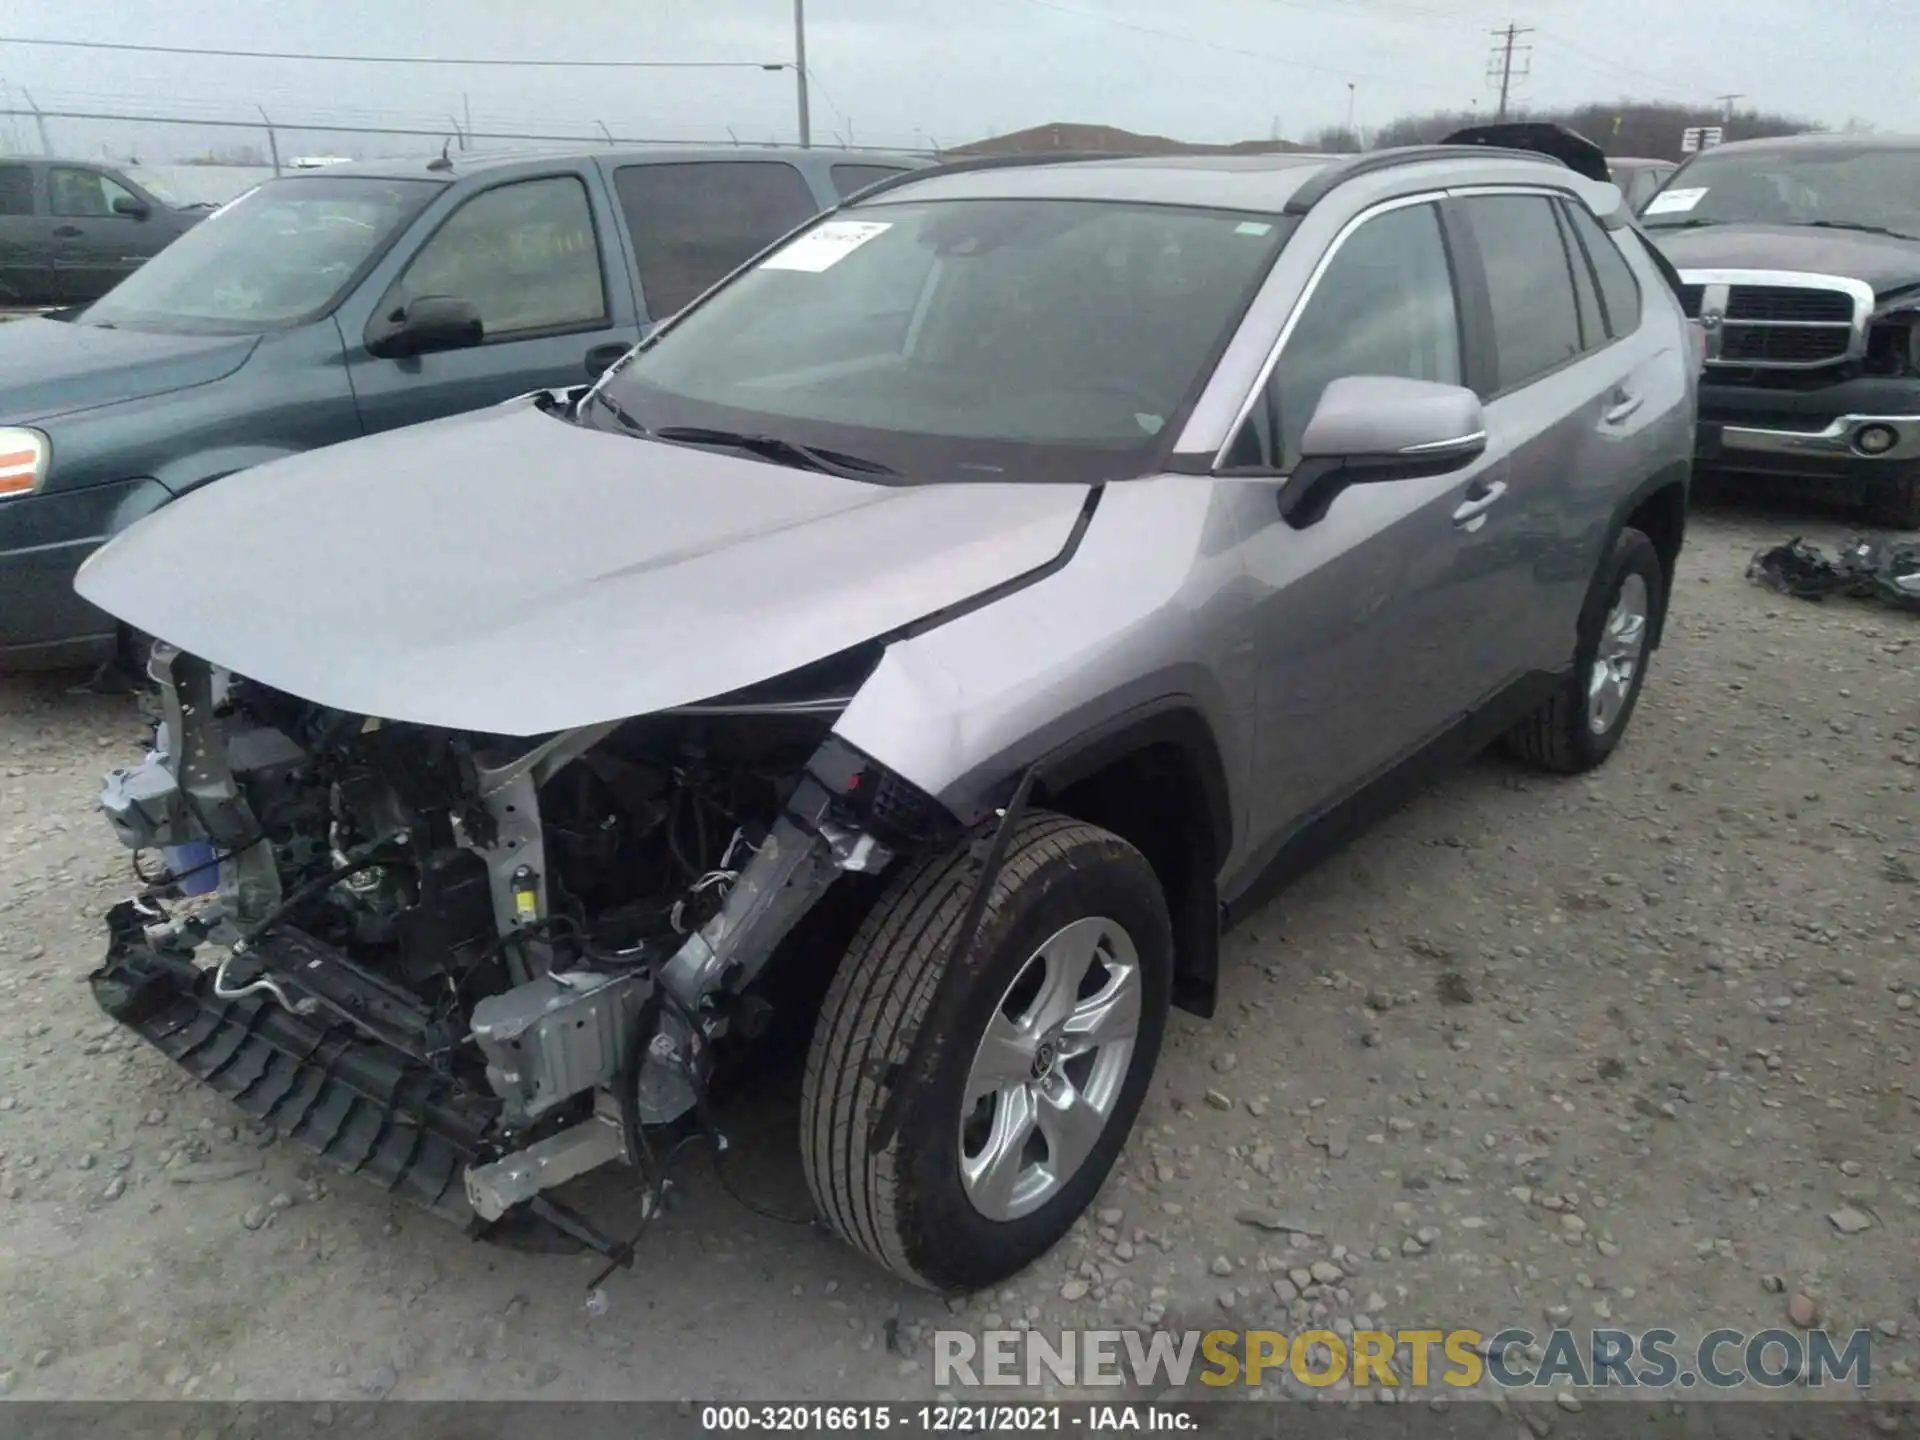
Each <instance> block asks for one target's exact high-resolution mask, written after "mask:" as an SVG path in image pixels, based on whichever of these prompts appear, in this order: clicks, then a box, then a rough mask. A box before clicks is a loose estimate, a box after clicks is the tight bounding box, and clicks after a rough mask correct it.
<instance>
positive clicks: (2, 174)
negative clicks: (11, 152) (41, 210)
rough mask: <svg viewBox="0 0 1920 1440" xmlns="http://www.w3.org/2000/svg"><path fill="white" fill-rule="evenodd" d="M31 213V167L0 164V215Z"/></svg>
mask: <svg viewBox="0 0 1920 1440" xmlns="http://www.w3.org/2000/svg"><path fill="white" fill-rule="evenodd" d="M31 214H33V168H32V167H31V166H28V165H0V215H31Z"/></svg>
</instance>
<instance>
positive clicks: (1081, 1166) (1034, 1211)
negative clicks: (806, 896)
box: [801, 812, 1173, 1290]
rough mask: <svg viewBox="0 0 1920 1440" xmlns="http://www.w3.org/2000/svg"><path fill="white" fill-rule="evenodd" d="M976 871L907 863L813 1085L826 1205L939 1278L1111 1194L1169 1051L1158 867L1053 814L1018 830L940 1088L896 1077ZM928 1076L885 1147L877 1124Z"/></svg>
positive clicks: (951, 1026) (867, 941) (884, 1259)
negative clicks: (884, 1110) (1163, 1050)
mask: <svg viewBox="0 0 1920 1440" xmlns="http://www.w3.org/2000/svg"><path fill="white" fill-rule="evenodd" d="M974 873H975V867H974V865H973V863H972V862H971V860H970V859H969V858H968V856H967V855H966V854H965V853H964V852H961V853H957V854H952V855H943V856H938V857H933V858H930V859H928V860H925V861H923V862H921V863H920V864H918V865H916V866H913V867H912V868H911V869H909V870H907V871H906V872H905V873H903V874H902V875H900V876H898V877H897V878H896V879H895V881H894V883H893V885H892V886H891V887H890V889H889V891H888V893H887V894H886V895H885V896H884V897H882V899H881V900H880V901H879V903H878V904H877V905H876V906H875V908H874V910H873V912H872V913H871V914H870V915H869V916H868V917H867V920H866V922H865V923H864V924H863V925H862V927H861V929H860V932H859V934H858V935H857V936H856V937H855V939H854V942H853V944H852V946H851V947H850V948H849V950H848V952H847V955H846V958H845V959H844V960H843V961H842V962H841V965H840V968H839V970H838V972H837V973H836V974H835V976H834V980H833V986H832V988H831V989H830V991H829V992H828V995H827V1000H826V1005H825V1007H824V1008H823V1009H822V1011H821V1014H820V1021H819V1025H818V1028H817V1029H816V1030H815V1032H814V1038H813V1045H812V1048H811V1050H810V1052H809V1054H808V1057H807V1072H806V1080H805V1083H804V1085H803V1088H802V1092H801V1127H802V1136H801V1138H802V1147H801V1148H802V1155H803V1158H804V1161H805V1165H806V1172H807V1183H808V1185H809V1186H810V1187H811V1189H812V1191H813V1196H814V1200H815V1203H816V1204H817V1205H818V1206H819V1208H820V1212H821V1214H822V1215H824V1216H825V1217H826V1218H827V1220H828V1222H829V1223H830V1224H831V1225H832V1226H833V1228H834V1229H835V1230H836V1231H837V1232H838V1233H839V1234H840V1235H841V1237H842V1238H844V1239H845V1240H846V1241H847V1242H848V1243H849V1244H852V1245H854V1246H855V1247H857V1248H858V1249H860V1250H863V1251H865V1252H866V1253H867V1254H868V1255H870V1256H872V1257H873V1258H874V1259H875V1260H877V1261H879V1262H880V1263H881V1264H882V1265H885V1266H886V1267H887V1268H888V1269H890V1270H892V1271H893V1272H894V1273H896V1274H898V1275H900V1276H901V1277H903V1278H904V1279H907V1280H911V1281H913V1282H914V1283H916V1284H919V1285H925V1286H928V1287H929V1288H932V1289H938V1290H967V1289H975V1288H978V1287H980V1286H982V1285H987V1284H991V1283H993V1282H994V1281H997V1280H1001V1279H1004V1278H1005V1277H1006V1276H1008V1275H1011V1274H1013V1273H1014V1272H1015V1271H1017V1270H1020V1269H1021V1268H1023V1267H1024V1266H1026V1265H1028V1264H1030V1263H1031V1262H1032V1261H1033V1260H1035V1259H1037V1258H1038V1257H1039V1256H1040V1255H1042V1254H1044V1253H1045V1252H1046V1251H1047V1250H1048V1249H1049V1248H1051V1247H1052V1246H1053V1245H1054V1244H1055V1243H1056V1242H1057V1241H1058V1240H1059V1239H1060V1237H1061V1236H1063V1235H1064V1234H1065V1233H1066V1231H1067V1229H1068V1227H1069V1226H1071V1225H1072V1224H1073V1222H1074V1220H1075V1219H1076V1218H1077V1217H1078V1216H1079V1214H1080V1212H1081V1211H1082V1210H1084V1209H1085V1208H1086V1207H1087V1205H1088V1204H1089V1203H1090V1202H1091V1201H1092V1200H1093V1197H1094V1196H1095V1194H1097V1193H1098V1191H1099V1189H1100V1186H1101V1184H1102V1183H1103V1182H1104V1181H1105V1179H1106V1177H1107V1173H1108V1172H1109V1171H1110V1170H1111V1169H1112V1167H1113V1162H1114V1160H1115V1158H1116V1157H1117V1156H1118V1155H1119V1153H1120V1148H1121V1146H1122V1145H1123V1144H1124V1143H1125V1140H1126V1137H1127V1132H1128V1131H1129V1130H1130V1129H1131V1128H1132V1125H1133V1120H1134V1117H1135V1115H1136V1114H1137V1113H1138V1112H1139V1109H1140V1104H1141V1101H1142V1100H1143V1099H1144V1098H1145V1094H1146V1088H1147V1083H1148V1081H1149V1080H1150V1079H1151V1078H1152V1074H1153V1067H1154V1062H1155V1060H1156V1059H1157V1057H1158V1055H1159V1051H1160V1039H1161V1035H1162V1033H1163V1032H1164V1030H1165V1026H1166V1017H1167V1009H1168V1005H1169V998H1170V995H1171V990H1172V976H1173V940H1172V929H1171V926H1170V923H1169V921H1168V917H1167V908H1166V902H1165V900H1164V898H1163V897H1162V895H1161V892H1160V887H1159V884H1158V882H1157V880H1156V879H1155V877H1154V873H1153V870H1152V867H1151V866H1149V865H1148V864H1147V861H1146V860H1145V858H1144V857H1143V856H1141V854H1140V852H1139V851H1137V850H1135V849H1134V848H1133V847H1132V846H1131V845H1129V844H1127V843H1126V841H1124V840H1122V839H1120V838H1119V837H1118V836H1116V835H1113V834H1111V833H1109V832H1107V831H1105V830H1101V829H1099V828H1097V827H1096V826H1092V825H1085V824H1082V823H1080V822H1078V821H1075V820H1070V819H1067V818H1065V817H1063V816H1059V815H1050V814H1046V813H1043V812H1036V813H1034V814H1032V815H1030V816H1029V817H1027V819H1026V820H1025V821H1023V822H1022V823H1021V824H1020V826H1019V827H1018V829H1017V830H1016V831H1015V833H1014V835H1013V837H1012V839H1011V843H1010V845H1009V847H1008V851H1007V857H1006V861H1005V863H1004V865H1003V866H1002V868H1001V871H1000V874H999V876H998V878H997V879H996V880H995V882H994V886H993V890H992V892H991V896H990V899H989V901H988V905H987V910H986V914H985V916H984V918H983V920H982V922H981V926H980V930H979V933H978V935H977V936H976V937H975V940H974V942H973V945H972V946H971V947H970V948H969V949H968V951H967V953H966V954H965V955H963V956H961V957H959V958H958V959H957V960H955V961H954V962H952V963H957V964H961V965H965V966H967V967H968V970H969V976H970V978H969V979H968V980H967V982H966V983H965V986H964V987H963V989H962V990H961V992H960V993H959V995H958V997H957V998H958V1004H957V1005H955V1006H954V1007H953V1008H952V1010H951V1012H950V1013H951V1015H952V1019H951V1020H950V1021H949V1022H948V1024H947V1028H946V1030H945V1032H944V1033H943V1034H942V1035H941V1036H939V1037H936V1038H937V1040H938V1041H939V1042H940V1045H941V1048H940V1051H939V1063H938V1065H937V1067H936V1069H935V1071H934V1073H933V1075H932V1077H931V1079H930V1080H929V1081H926V1082H922V1081H919V1080H917V1079H915V1078H913V1077H910V1076H907V1075H905V1074H904V1073H901V1070H900V1067H901V1066H902V1064H903V1062H904V1061H905V1060H906V1059H907V1058H908V1054H909V1051H910V1049H911V1047H912V1045H913V1042H914V1037H915V1035H916V1034H917V1032H918V1030H919V1028H920V1026H921V1024H922V1023H923V1022H924V1021H925V1020H926V1019H927V1009H928V1006H929V1004H930V1002H931V1000H932V998H933V994H934V991H935V988H936V986H937V984H938V982H939V979H940V975H941V973H942V971H943V970H944V969H945V967H946V965H947V964H948V963H949V962H948V958H947V954H948V948H949V946H950V944H951V941H952V938H953V936H954V934H955V932H956V930H957V929H958V927H959V925H960V923H961V920H962V916H963V913H964V911H965V909H966V906H967V900H968V896H969V892H970V888H971V880H972V877H973V875H974ZM883 1081H891V1083H897V1084H900V1085H904V1086H909V1087H911V1088H910V1089H909V1090H908V1091H907V1093H905V1094H904V1095H903V1096H902V1097H901V1098H902V1102H903V1104H904V1106H905V1108H904V1110H903V1112H902V1117H901V1122H900V1125H899V1127H898V1129H897V1131H896V1132H895V1134H894V1136H893V1138H892V1139H891V1140H890V1141H889V1142H888V1144H887V1145H886V1147H885V1148H883V1149H881V1150H880V1151H878V1152H877V1153H870V1152H869V1149H868V1144H867V1137H868V1135H869V1133H870V1132H871V1130H872V1128H873V1125H874V1122H875V1120H876V1118H877V1116H878V1114H879V1111H880V1108H881V1106H882V1105H883V1104H884V1103H885V1101H886V1097H887V1095H888V1093H889V1088H890V1086H889V1085H888V1084H884V1083H882V1082H883Z"/></svg>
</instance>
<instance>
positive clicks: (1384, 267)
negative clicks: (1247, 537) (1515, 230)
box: [1227, 205, 1461, 471]
mask: <svg viewBox="0 0 1920 1440" xmlns="http://www.w3.org/2000/svg"><path fill="white" fill-rule="evenodd" d="M1460 374H1461V370H1460V318H1459V310H1458V307H1457V306H1456V305H1455V303H1454V293H1453V275H1452V272H1451V270H1450V268H1449V266H1448V263H1447V249H1446V242H1445V241H1444V240H1443V239H1442V238H1441V234H1440V217H1439V215H1438V214H1437V213H1436V212H1435V210H1434V208H1433V206H1431V205H1412V206H1407V207H1405V208H1403V209H1399V210H1389V211H1388V212H1387V213H1386V214H1384V215H1379V216H1376V217H1375V218H1373V219H1371V220H1368V221H1367V222H1366V223H1365V224H1363V225H1361V226H1360V227H1359V228H1358V229H1357V230H1355V231H1354V232H1353V233H1352V234H1350V235H1349V236H1347V238H1346V240H1345V242H1344V243H1343V244H1342V245H1341V246H1340V248H1339V250H1338V251H1336V252H1335V254H1334V257H1333V259H1332V261H1331V262H1330V263H1329V264H1328V266H1327V268H1326V270H1325V271H1324V272H1322V274H1321V276H1320V282H1319V284H1318V285H1316V286H1315V287H1314V290H1313V293H1312V294H1311V295H1310V296H1309V297H1308V298H1307V302H1306V305H1305V307H1304V308H1303V309H1302V310H1301V311H1300V313H1299V316H1298V319H1297V320H1296V322H1295V324H1294V327H1293V331H1292V333H1291V334H1289V335H1288V337H1287V343H1286V348H1285V349H1284V350H1283V351H1282V352H1281V354H1280V359H1279V361H1278V362H1277V363H1276V364H1275V365H1274V368H1273V374H1272V375H1271V376H1270V377H1269V378H1268V380H1267V383H1266V385H1265V387H1264V388H1263V389H1262V391H1261V394H1260V397H1259V399H1258V401H1257V402H1256V403H1255V405H1254V408H1253V411H1252V413H1251V415H1249V417H1248V419H1247V423H1246V424H1245V425H1244V426H1243V427H1242V428H1241V431H1240V433H1239V434H1238V435H1237V436H1235V437H1234V441H1233V444H1232V446H1231V447H1230V448H1229V450H1228V453H1227V463H1228V465H1229V466H1231V467H1235V468H1242V467H1252V468H1261V469H1266V468H1271V469H1275V470H1281V471H1285V470H1290V469H1292V468H1293V466H1294V465H1295V464H1296V463H1297V462H1298V461H1299V459H1300V438H1301V436H1302V435H1303V434H1304V433H1305V431H1306V428H1307V421H1309V420H1310V419H1312V418H1313V410H1314V407H1315V406H1316V405H1318V404H1319V403H1320V395H1321V392H1322V391H1324V390H1325V389H1326V388H1327V386H1328V385H1329V384H1331V383H1332V382H1333V381H1335V380H1339V379H1343V378H1345V377H1346V376H1349V375H1392V376H1397V377H1399V378H1402V379H1407V380H1433V381H1437V382H1439V383H1442V384H1448V385H1458V384H1459V383H1461V382H1460Z"/></svg>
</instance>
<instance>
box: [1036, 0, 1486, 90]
mask: <svg viewBox="0 0 1920 1440" xmlns="http://www.w3.org/2000/svg"><path fill="white" fill-rule="evenodd" d="M1026 3H1027V4H1029V5H1037V6H1039V7H1040V8H1041V9H1042V10H1054V11H1058V12H1059V13H1060V14H1062V15H1077V16H1079V17H1080V18H1081V19H1082V20H1092V21H1095V22H1097V23H1099V24H1102V25H1112V26H1115V27H1117V28H1118V29H1121V30H1133V31H1137V32H1138V33H1140V34H1142V35H1157V36H1159V37H1160V38H1161V39H1163V40H1178V41H1180V42H1182V43H1183V44H1187V45H1197V46H1199V47H1200V48H1202V49H1204V50H1217V51H1219V52H1221V53H1222V54H1226V55H1243V56H1246V57H1248V58H1250V59H1254V60H1265V61H1267V62H1268V63H1270V64H1274V65H1286V66H1290V67H1291V68H1293V69H1295V70H1311V71H1314V72H1316V73H1317V74H1321V75H1335V76H1338V77H1339V78H1340V79H1342V80H1374V81H1378V82H1379V83H1381V84H1387V85H1398V86H1401V87H1403V88H1407V89H1413V90H1433V91H1446V90H1448V88H1449V87H1447V86H1443V85H1432V84H1428V83H1426V82H1424V81H1420V80H1408V79H1406V78H1404V77H1389V76H1385V75H1371V74H1368V73H1367V72H1366V71H1363V70H1342V69H1340V68H1338V67H1337V66H1333V65H1315V64H1314V63H1313V62H1311V61H1309V60H1296V59H1294V58H1293V57H1292V56H1290V55H1275V54H1274V53H1273V52H1271V51H1269V50H1249V49H1247V48H1246V47H1245V46H1242V45H1225V44H1222V43H1221V42H1219V41H1217V40H1207V39H1203V38H1202V37H1200V36H1198V35H1188V34H1185V33H1184V32H1182V31H1179V30H1163V29H1161V28H1160V27H1158V26H1157V25H1142V24H1141V23H1140V22H1138V21H1136V20H1122V19H1121V18H1120V17H1119V16H1117V15H1106V14H1102V13H1101V12H1100V11H1098V10H1082V9H1080V8H1079V7H1078V6H1075V5H1062V4H1060V3H1059V0H1026Z"/></svg>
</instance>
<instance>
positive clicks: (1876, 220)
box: [1641, 135, 1920, 530]
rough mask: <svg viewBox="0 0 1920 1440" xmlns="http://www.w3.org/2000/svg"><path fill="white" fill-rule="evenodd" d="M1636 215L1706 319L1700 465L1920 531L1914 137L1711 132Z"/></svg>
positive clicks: (1919, 143)
mask: <svg viewBox="0 0 1920 1440" xmlns="http://www.w3.org/2000/svg"><path fill="white" fill-rule="evenodd" d="M1641 223H1642V225H1643V226H1644V227H1645V228H1646V229H1647V231H1648V232H1649V233H1650V234H1652V236H1653V237H1654V238H1655V240H1656V241H1657V242H1658V243H1659V245H1660V247H1661V248H1662V249H1663V250H1664V251H1665V252H1666V254H1667V258H1668V259H1670V260H1671V261H1672V262H1673V264H1674V265H1675V267H1677V268H1678V269H1679V271H1680V274H1681V278H1682V279H1683V281H1685V282H1686V287H1687V288H1686V291H1685V303H1686V305H1687V309H1688V313H1689V314H1691V315H1694V316H1697V317H1698V318H1699V321H1700V324H1701V327H1702V328H1703V329H1704V331H1705V332H1706V337H1707V353H1706V375H1705V378H1704V380H1703V381H1702V384H1701V387H1700V432H1699V454H1698V459H1697V461H1696V465H1697V466H1698V468H1700V469H1702V470H1706V471H1719V472H1725V473H1729V474H1732V475H1735V476H1738V475H1784V476H1790V477H1794V478H1797V479H1803V480H1812V481H1816V482H1820V483H1823V484H1826V485H1830V486H1833V487H1836V488H1840V489H1843V490H1845V491H1847V492H1850V496H1851V497H1856V498H1858V499H1860V500H1861V501H1862V502H1863V504H1864V507H1865V510H1866V514H1867V517H1868V518H1869V519H1870V520H1872V521H1874V522H1876V523H1879V524H1882V525H1887V526H1891V527H1893V528H1896V529H1908V530H1911V529H1920V136H1906V137H1900V136H1861V135H1801V136H1794V137H1791V138H1787V139H1776V140H1747V141H1741V142H1738V143H1735V144H1729V145H1720V146H1716V147H1715V148H1714V149H1712V150H1709V151H1707V152H1706V153H1705V154H1703V155H1700V156H1698V157H1697V158H1695V159H1693V160H1691V161H1689V162H1688V163H1687V164H1686V165H1685V166H1684V167H1682V168H1681V170H1680V171H1679V173H1678V174H1676V175H1675V176H1674V177H1673V178H1672V179H1671V180H1670V181H1669V182H1668V183H1667V186H1666V188H1665V189H1664V190H1662V191H1661V192H1660V194H1659V195H1657V196H1656V197H1654V200H1653V202H1652V203H1651V204H1650V205H1648V206H1647V207H1646V210H1645V212H1644V214H1643V215H1642V218H1641Z"/></svg>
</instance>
